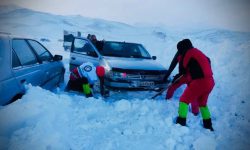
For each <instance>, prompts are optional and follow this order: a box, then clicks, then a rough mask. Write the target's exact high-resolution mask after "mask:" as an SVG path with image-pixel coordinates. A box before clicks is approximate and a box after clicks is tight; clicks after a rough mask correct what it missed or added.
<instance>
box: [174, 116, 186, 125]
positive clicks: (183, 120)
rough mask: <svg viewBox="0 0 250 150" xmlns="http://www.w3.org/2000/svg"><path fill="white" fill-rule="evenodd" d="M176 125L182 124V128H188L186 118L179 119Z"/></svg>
mask: <svg viewBox="0 0 250 150" xmlns="http://www.w3.org/2000/svg"><path fill="white" fill-rule="evenodd" d="M176 124H180V125H182V126H186V118H181V117H177V119H176Z"/></svg>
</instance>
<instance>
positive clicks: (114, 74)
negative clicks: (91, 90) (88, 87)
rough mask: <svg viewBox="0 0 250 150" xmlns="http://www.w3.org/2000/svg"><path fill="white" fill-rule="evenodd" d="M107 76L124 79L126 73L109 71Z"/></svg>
mask: <svg viewBox="0 0 250 150" xmlns="http://www.w3.org/2000/svg"><path fill="white" fill-rule="evenodd" d="M108 76H109V77H110V78H112V79H126V78H127V74H126V73H123V72H116V71H112V70H111V71H109V72H108Z"/></svg>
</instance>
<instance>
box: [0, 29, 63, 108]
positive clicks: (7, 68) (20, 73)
mask: <svg viewBox="0 0 250 150" xmlns="http://www.w3.org/2000/svg"><path fill="white" fill-rule="evenodd" d="M61 60H62V56H61V55H55V56H52V54H51V53H50V52H49V51H48V50H47V49H46V48H45V47H44V46H43V45H42V44H41V43H39V42H38V41H36V40H33V39H28V38H23V37H17V36H13V35H9V34H0V105H6V104H9V103H11V102H13V101H15V100H17V99H19V98H21V96H22V95H24V94H25V85H26V84H32V85H33V86H41V87H42V88H45V89H48V90H52V89H54V88H55V87H56V86H57V85H59V84H60V83H61V82H63V81H64V72H65V68H64V66H63V63H62V62H61Z"/></svg>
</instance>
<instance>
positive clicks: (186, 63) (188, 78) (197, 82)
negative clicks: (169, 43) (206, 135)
mask: <svg viewBox="0 0 250 150" xmlns="http://www.w3.org/2000/svg"><path fill="white" fill-rule="evenodd" d="M177 50H178V53H179V54H180V55H181V56H182V57H181V60H180V62H179V65H181V68H182V70H181V72H180V75H182V76H181V77H180V79H179V80H178V81H176V82H175V83H173V85H171V86H176V85H177V84H183V83H187V87H186V89H185V90H184V92H183V94H182V95H181V97H180V102H179V109H178V117H177V119H176V123H177V124H180V125H182V126H186V118H187V113H188V104H190V103H192V102H193V101H197V103H198V106H199V109H200V112H201V115H202V119H203V127H204V128H206V129H210V130H211V131H213V130H214V129H213V127H212V121H211V115H210V112H209V109H208V106H207V101H208V96H209V94H210V92H211V91H212V89H213V87H214V85H215V82H214V79H213V72H212V69H211V64H210V59H209V58H208V57H207V56H206V55H205V54H203V53H202V52H201V51H200V50H199V49H197V48H194V47H193V45H192V43H191V41H190V40H189V39H184V40H182V41H180V42H178V44H177ZM169 89H170V90H171V87H170V88H169ZM167 93H169V90H168V91H167Z"/></svg>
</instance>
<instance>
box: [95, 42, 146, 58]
mask: <svg viewBox="0 0 250 150" xmlns="http://www.w3.org/2000/svg"><path fill="white" fill-rule="evenodd" d="M99 52H100V53H101V54H102V55H103V56H114V57H128V58H131V57H132V58H145V59H151V57H150V55H149V53H148V52H147V50H146V49H145V48H144V47H143V46H142V45H141V44H135V43H125V42H105V44H104V47H103V50H101V51H99Z"/></svg>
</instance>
